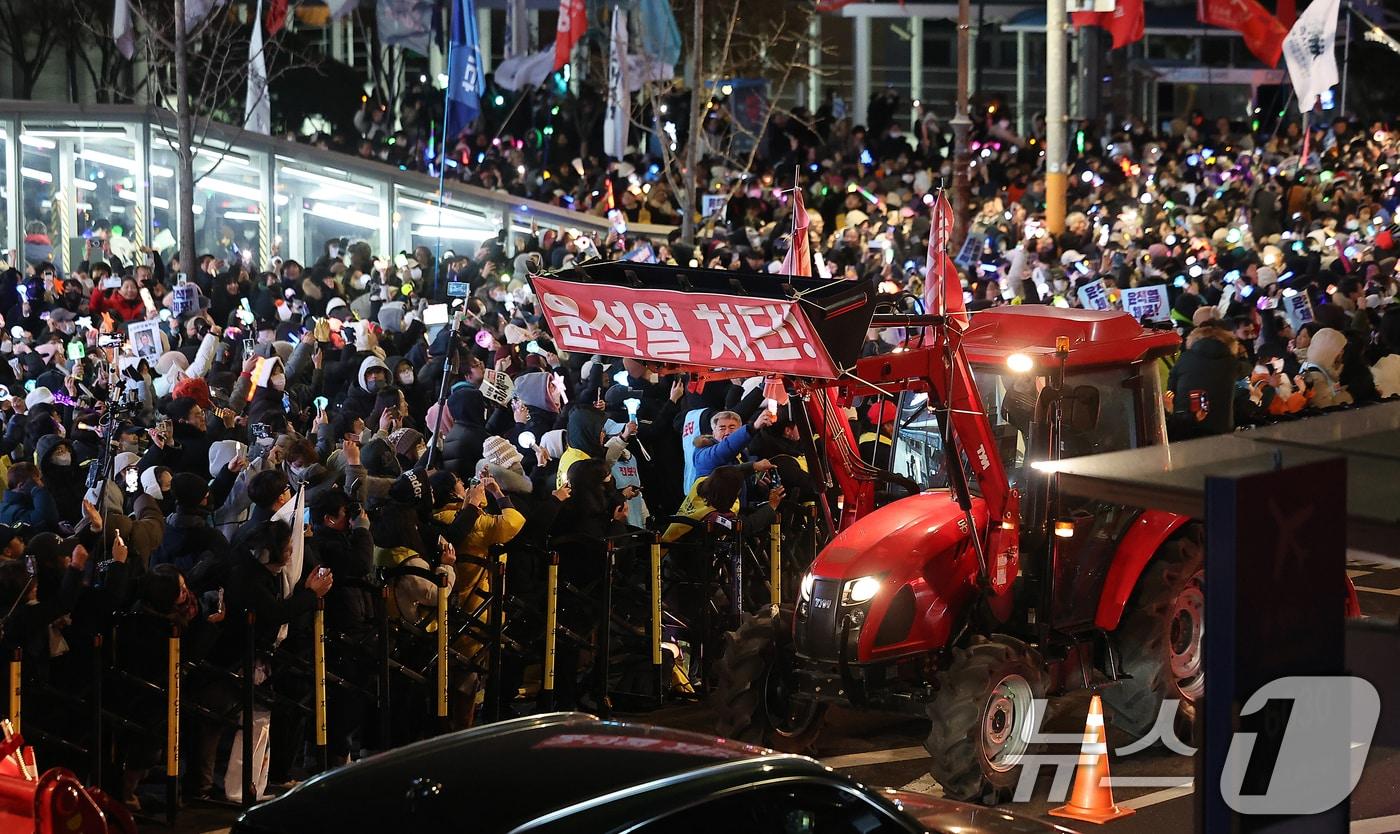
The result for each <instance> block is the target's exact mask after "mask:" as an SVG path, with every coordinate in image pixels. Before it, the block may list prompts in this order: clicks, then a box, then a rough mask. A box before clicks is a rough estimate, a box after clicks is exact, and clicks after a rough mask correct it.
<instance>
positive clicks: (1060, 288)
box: [1051, 278, 1069, 292]
mask: <svg viewBox="0 0 1400 834" xmlns="http://www.w3.org/2000/svg"><path fill="white" fill-rule="evenodd" d="M1051 283H1053V284H1054V285H1055V292H1064V291H1065V290H1067V289H1069V282H1068V281H1066V280H1064V279H1063V278H1056V279H1055V280H1054V281H1052V282H1051Z"/></svg>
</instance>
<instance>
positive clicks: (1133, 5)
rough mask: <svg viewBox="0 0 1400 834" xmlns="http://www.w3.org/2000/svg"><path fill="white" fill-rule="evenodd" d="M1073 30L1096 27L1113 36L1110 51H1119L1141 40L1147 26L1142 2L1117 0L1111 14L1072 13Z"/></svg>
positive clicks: (1140, 0) (1139, 0)
mask: <svg viewBox="0 0 1400 834" xmlns="http://www.w3.org/2000/svg"><path fill="white" fill-rule="evenodd" d="M1070 20H1072V21H1073V22H1074V26H1075V28H1078V27H1080V26H1097V27H1099V28H1100V29H1107V30H1108V32H1109V34H1111V35H1112V36H1113V46H1112V47H1110V48H1111V49H1121V48H1123V47H1125V46H1127V45H1128V44H1130V43H1137V42H1138V41H1140V40H1142V35H1143V32H1144V30H1145V29H1146V26H1147V20H1146V15H1145V14H1144V13H1143V8H1142V0H1118V2H1117V3H1115V4H1114V7H1113V11H1111V12H1074V13H1073V14H1071V15H1070Z"/></svg>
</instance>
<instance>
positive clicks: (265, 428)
mask: <svg viewBox="0 0 1400 834" xmlns="http://www.w3.org/2000/svg"><path fill="white" fill-rule="evenodd" d="M248 432H249V433H250V434H251V435H252V436H253V440H255V441H257V442H259V443H262V442H264V441H266V442H268V443H271V442H272V426H270V425H268V424H267V423H254V424H253V425H251V426H249V427H248Z"/></svg>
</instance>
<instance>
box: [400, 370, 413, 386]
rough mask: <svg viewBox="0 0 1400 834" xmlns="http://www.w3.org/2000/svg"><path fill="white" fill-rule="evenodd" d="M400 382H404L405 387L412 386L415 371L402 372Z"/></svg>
mask: <svg viewBox="0 0 1400 834" xmlns="http://www.w3.org/2000/svg"><path fill="white" fill-rule="evenodd" d="M399 382H402V383H403V384H404V385H412V384H413V371H402V372H401V373H399Z"/></svg>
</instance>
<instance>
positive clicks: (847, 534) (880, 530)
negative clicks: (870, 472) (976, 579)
mask: <svg viewBox="0 0 1400 834" xmlns="http://www.w3.org/2000/svg"><path fill="white" fill-rule="evenodd" d="M972 513H973V516H974V517H975V518H976V519H977V523H978V526H979V527H980V526H981V525H982V524H983V523H985V519H986V505H985V504H984V503H983V502H982V500H981V499H980V498H974V499H973V503H972ZM966 524H967V523H966V521H964V519H963V513H962V510H961V509H959V508H958V505H957V502H956V501H954V500H953V497H952V496H951V495H950V494H949V493H948V492H946V491H944V490H934V491H929V492H924V493H920V494H919V495H912V496H910V497H908V498H904V499H902V500H899V501H895V502H894V503H892V504H886V505H885V506H883V507H881V508H880V509H878V510H876V511H875V512H873V513H871V514H870V515H867V516H865V517H864V518H862V519H860V520H859V521H857V522H856V523H855V524H852V525H851V526H850V527H847V528H846V529H845V530H842V531H841V532H840V533H839V534H838V535H837V536H836V538H834V539H832V540H831V543H830V544H828V545H827V546H826V547H825V548H824V549H823V550H822V552H821V554H820V555H818V556H817V558H816V561H814V562H813V563H812V573H814V574H816V575H817V576H819V577H825V578H829V579H855V578H857V577H861V576H871V575H875V574H887V573H894V574H898V575H904V574H906V573H908V570H909V568H911V567H912V568H915V569H916V570H915V572H918V570H917V569H918V568H922V566H923V565H924V564H926V563H927V562H928V561H929V560H930V559H932V558H933V557H935V556H938V555H939V554H942V553H948V552H952V551H954V550H957V549H958V548H959V547H961V546H962V545H964V544H966V543H967V542H968V538H969V533H970V531H969V530H967V529H966Z"/></svg>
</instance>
